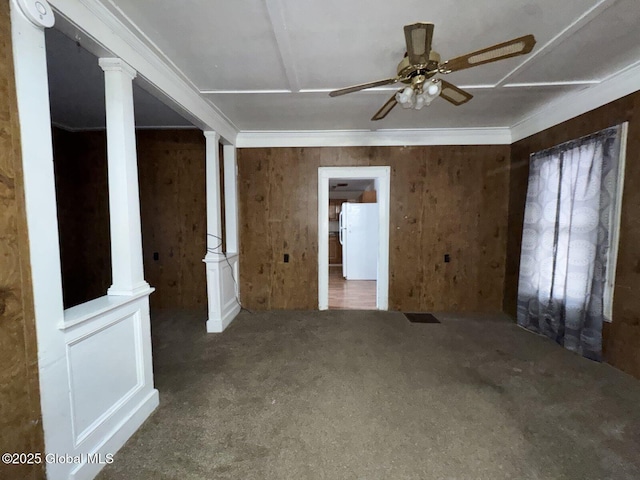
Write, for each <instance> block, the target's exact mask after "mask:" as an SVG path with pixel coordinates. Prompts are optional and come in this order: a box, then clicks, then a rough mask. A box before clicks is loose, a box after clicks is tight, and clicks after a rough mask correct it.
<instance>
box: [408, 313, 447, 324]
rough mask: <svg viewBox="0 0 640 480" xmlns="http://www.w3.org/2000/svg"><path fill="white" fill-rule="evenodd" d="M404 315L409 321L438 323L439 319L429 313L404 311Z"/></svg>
mask: <svg viewBox="0 0 640 480" xmlns="http://www.w3.org/2000/svg"><path fill="white" fill-rule="evenodd" d="M404 316H405V317H407V319H408V320H409V321H410V322H411V323H440V320H438V319H437V318H436V317H434V316H433V315H431V314H430V313H405V314H404Z"/></svg>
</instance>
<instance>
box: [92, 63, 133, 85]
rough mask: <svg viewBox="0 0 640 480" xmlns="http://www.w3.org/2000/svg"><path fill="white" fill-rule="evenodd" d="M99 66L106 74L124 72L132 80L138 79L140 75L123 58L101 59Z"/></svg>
mask: <svg viewBox="0 0 640 480" xmlns="http://www.w3.org/2000/svg"><path fill="white" fill-rule="evenodd" d="M98 65H100V68H102V70H104V71H105V72H123V73H125V74H127V75H128V76H129V77H131V80H133V79H134V78H136V75H137V74H138V72H136V71H135V70H134V69H133V68H132V67H131V66H130V65H129V64H127V63H126V62H125V61H124V60H122V59H121V58H99V59H98Z"/></svg>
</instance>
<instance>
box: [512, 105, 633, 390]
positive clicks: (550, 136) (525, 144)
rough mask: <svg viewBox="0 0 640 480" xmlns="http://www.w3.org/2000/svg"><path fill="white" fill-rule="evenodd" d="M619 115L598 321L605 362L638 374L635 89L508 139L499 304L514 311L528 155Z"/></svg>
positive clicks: (608, 122)
mask: <svg viewBox="0 0 640 480" xmlns="http://www.w3.org/2000/svg"><path fill="white" fill-rule="evenodd" d="M625 121H628V122H629V138H628V143H627V161H626V170H625V182H624V192H623V200H622V221H621V226H620V248H619V252H618V266H617V271H616V287H615V295H614V303H613V322H612V323H610V324H605V325H604V331H603V335H604V343H603V349H604V358H605V360H606V361H607V362H608V363H610V364H612V365H614V366H615V367H617V368H619V369H621V370H624V371H626V372H628V373H630V374H632V375H634V376H636V377H638V378H640V248H639V247H638V246H639V245H640V216H639V215H638V212H640V162H638V157H639V156H640V92H637V93H635V94H633V95H629V96H627V97H624V98H621V99H619V100H616V101H614V102H612V103H609V104H607V105H605V106H603V107H600V108H598V109H596V110H593V111H591V112H588V113H585V114H584V115H580V116H579V117H576V118H573V119H571V120H569V121H567V122H564V123H562V124H560V125H556V126H555V127H552V128H550V129H548V130H545V131H543V132H540V133H538V134H536V135H533V136H531V137H529V138H526V139H523V140H521V141H519V142H517V143H515V144H513V145H512V158H511V188H510V192H509V241H508V245H507V268H506V278H505V293H504V309H505V312H507V313H509V314H511V315H514V316H515V314H516V300H517V288H518V268H519V262H520V246H521V238H522V223H523V217H524V205H525V199H526V193H527V192H526V191H527V181H528V174H529V170H528V166H529V155H530V154H531V153H534V152H537V151H540V150H543V149H545V148H549V147H552V146H554V145H557V144H559V143H562V142H565V141H568V140H571V139H574V138H579V137H581V136H584V135H588V134H590V133H593V132H596V131H599V130H602V129H604V128H607V127H610V126H613V125H617V124H619V123H623V122H625Z"/></svg>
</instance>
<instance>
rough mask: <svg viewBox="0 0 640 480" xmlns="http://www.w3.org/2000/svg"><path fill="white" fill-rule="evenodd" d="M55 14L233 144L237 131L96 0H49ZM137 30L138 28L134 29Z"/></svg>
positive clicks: (165, 61) (164, 57)
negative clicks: (122, 61)
mask: <svg viewBox="0 0 640 480" xmlns="http://www.w3.org/2000/svg"><path fill="white" fill-rule="evenodd" d="M50 3H51V4H52V5H53V7H54V8H55V10H56V12H57V13H58V14H61V15H62V16H63V17H65V18H66V19H67V20H69V22H71V23H73V24H74V25H76V26H77V27H78V28H80V29H82V30H83V31H84V32H85V33H86V34H87V36H89V37H90V38H92V39H93V40H94V41H95V42H96V43H98V44H99V45H101V46H102V47H104V48H105V49H107V50H109V51H110V52H112V53H113V55H114V56H117V57H119V58H121V59H122V60H124V61H125V62H126V63H128V64H129V65H131V67H132V68H134V69H135V70H137V71H138V74H139V75H140V76H141V77H144V79H145V80H147V81H148V82H149V83H151V84H152V85H154V86H155V87H156V88H157V89H158V90H159V91H161V92H163V93H164V94H166V95H167V97H169V98H170V99H171V100H172V101H173V102H175V104H177V106H178V107H179V108H181V109H183V110H184V111H186V112H188V113H189V114H190V116H191V117H193V118H189V120H192V119H193V121H194V123H195V124H196V125H197V126H198V127H199V128H201V129H203V130H215V131H217V132H218V133H220V135H222V136H223V137H224V138H225V139H226V140H227V141H229V142H231V143H234V142H235V138H236V135H237V133H238V128H237V127H236V126H235V125H234V124H233V123H232V122H231V121H230V120H229V119H228V118H227V117H226V116H225V115H224V114H223V113H222V112H221V111H220V110H219V109H218V108H217V107H215V106H214V105H213V104H212V103H211V102H209V101H208V100H207V99H205V98H203V97H202V96H201V95H200V92H199V91H198V90H197V89H196V88H195V87H194V86H193V85H192V84H191V83H190V82H188V81H187V80H185V77H184V75H183V74H182V75H181V74H179V73H177V72H176V70H175V68H172V67H171V66H170V64H169V63H170V62H168V60H167V58H166V56H165V55H159V54H158V53H157V52H156V51H154V49H152V48H150V47H149V46H148V45H147V44H145V42H143V40H141V39H140V37H139V36H138V35H137V34H136V33H134V32H132V31H131V30H130V29H129V28H128V27H127V26H126V25H125V24H124V23H123V22H122V21H121V20H120V19H119V18H118V17H116V16H115V15H114V14H113V13H112V12H111V11H110V10H109V9H108V8H107V7H105V6H104V5H103V4H102V3H100V1H98V0H51V1H50ZM136 28H137V27H136Z"/></svg>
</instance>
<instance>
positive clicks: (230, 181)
mask: <svg viewBox="0 0 640 480" xmlns="http://www.w3.org/2000/svg"><path fill="white" fill-rule="evenodd" d="M223 161H224V206H225V215H224V216H225V231H226V234H227V235H226V239H227V252H231V253H239V252H240V239H239V233H238V159H237V150H236V147H235V145H224V146H223Z"/></svg>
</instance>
